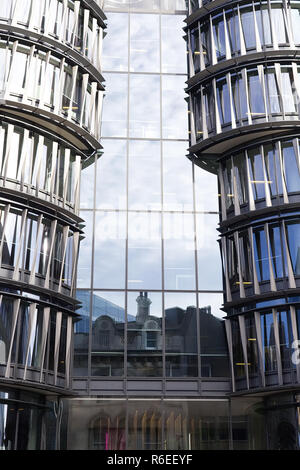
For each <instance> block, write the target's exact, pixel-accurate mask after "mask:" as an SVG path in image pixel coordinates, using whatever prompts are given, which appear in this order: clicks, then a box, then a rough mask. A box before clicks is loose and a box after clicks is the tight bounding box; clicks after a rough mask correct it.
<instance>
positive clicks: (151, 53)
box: [130, 14, 160, 72]
mask: <svg viewBox="0 0 300 470" xmlns="http://www.w3.org/2000/svg"><path fill="white" fill-rule="evenodd" d="M159 70H160V47H159V15H143V14H131V15H130V71H131V72H159Z"/></svg>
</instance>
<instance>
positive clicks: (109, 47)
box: [102, 13, 128, 72]
mask: <svg viewBox="0 0 300 470" xmlns="http://www.w3.org/2000/svg"><path fill="white" fill-rule="evenodd" d="M106 16H107V23H108V28H107V36H106V37H105V38H104V41H103V53H102V68H103V70H115V71H119V72H121V71H125V70H127V69H128V52H127V50H128V16H127V15H126V14H125V13H106ZM116 45H118V46H117V47H116Z"/></svg>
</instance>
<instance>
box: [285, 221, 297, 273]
mask: <svg viewBox="0 0 300 470" xmlns="http://www.w3.org/2000/svg"><path fill="white" fill-rule="evenodd" d="M286 229H287V242H288V249H289V253H290V257H291V261H292V266H293V271H294V274H295V275H296V276H300V222H299V221H298V220H294V221H292V222H287V223H286Z"/></svg>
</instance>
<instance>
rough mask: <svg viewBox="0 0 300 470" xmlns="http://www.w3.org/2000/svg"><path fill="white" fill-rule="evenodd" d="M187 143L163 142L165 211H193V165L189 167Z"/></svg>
mask: <svg viewBox="0 0 300 470" xmlns="http://www.w3.org/2000/svg"><path fill="white" fill-rule="evenodd" d="M187 146H188V143H187V142H163V187H164V209H165V210H189V211H191V210H193V185H192V165H189V164H188V165H187V163H188V162H187V158H185V155H186V153H187Z"/></svg>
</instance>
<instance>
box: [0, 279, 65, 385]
mask: <svg viewBox="0 0 300 470" xmlns="http://www.w3.org/2000/svg"><path fill="white" fill-rule="evenodd" d="M0 291H1V294H0V381H1V382H2V383H5V384H6V385H9V384H10V385H16V384H18V385H22V384H25V383H26V384H27V385H28V384H30V386H31V389H36V390H40V389H43V388H45V387H46V388H47V390H48V391H50V390H52V391H53V392H55V393H59V392H62V393H63V392H64V390H65V389H66V388H68V387H69V383H70V358H71V355H70V351H71V333H72V328H73V318H72V315H71V314H70V312H68V311H67V310H66V309H64V308H63V307H59V306H54V305H47V304H45V302H44V300H45V299H43V298H42V297H39V296H36V295H35V296H34V295H31V294H29V293H26V292H24V291H15V292H14V291H13V290H10V292H6V291H5V290H4V291H3V290H1V288H0Z"/></svg>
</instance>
